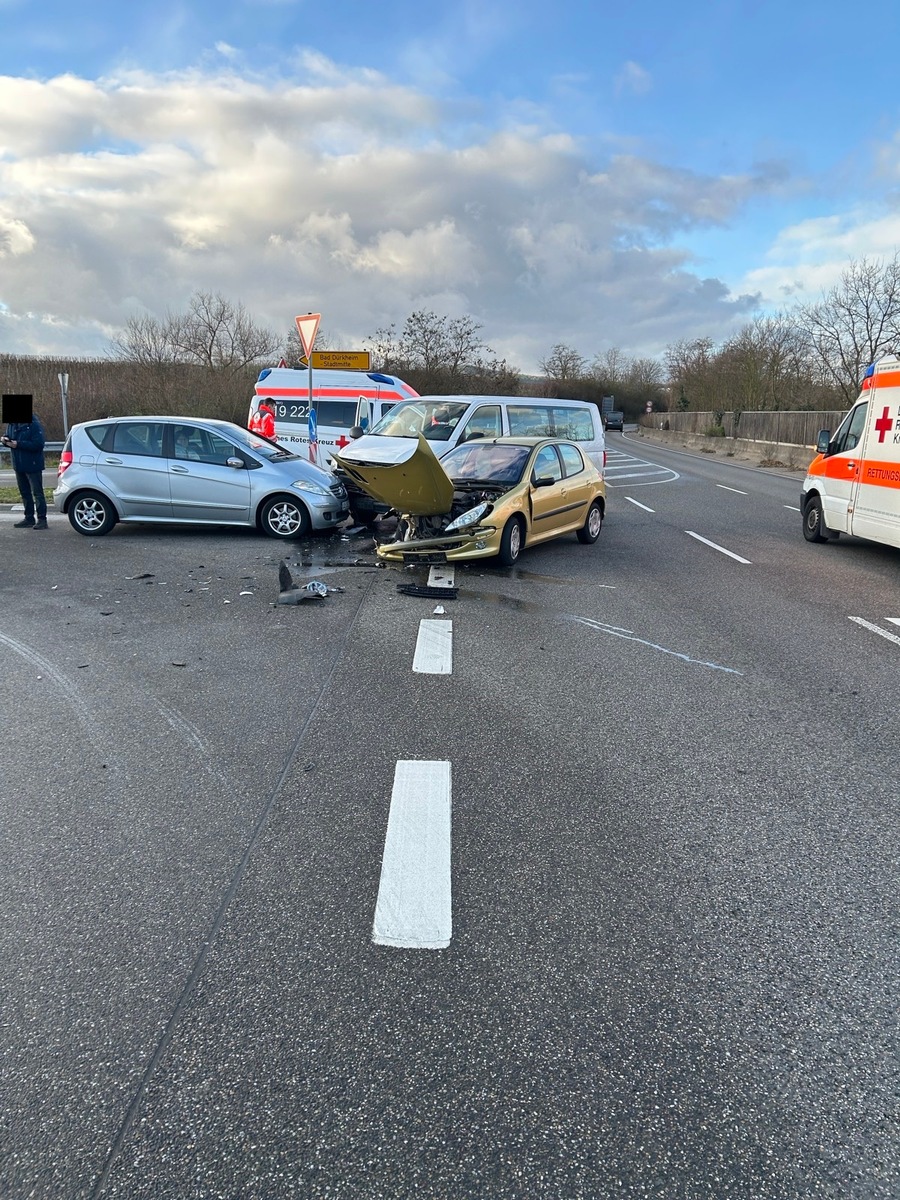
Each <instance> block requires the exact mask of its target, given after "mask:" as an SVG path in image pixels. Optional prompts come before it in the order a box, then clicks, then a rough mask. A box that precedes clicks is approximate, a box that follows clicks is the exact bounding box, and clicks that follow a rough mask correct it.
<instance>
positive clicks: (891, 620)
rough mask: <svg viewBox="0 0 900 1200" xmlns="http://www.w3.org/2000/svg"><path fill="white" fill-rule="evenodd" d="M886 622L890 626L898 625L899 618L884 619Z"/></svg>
mask: <svg viewBox="0 0 900 1200" xmlns="http://www.w3.org/2000/svg"><path fill="white" fill-rule="evenodd" d="M884 619H885V620H886V621H890V623H891V624H892V625H900V617H885V618H884Z"/></svg>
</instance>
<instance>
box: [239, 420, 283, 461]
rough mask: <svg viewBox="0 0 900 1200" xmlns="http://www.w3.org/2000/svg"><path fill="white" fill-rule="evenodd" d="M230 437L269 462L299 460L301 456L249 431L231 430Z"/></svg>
mask: <svg viewBox="0 0 900 1200" xmlns="http://www.w3.org/2000/svg"><path fill="white" fill-rule="evenodd" d="M228 435H229V437H232V438H234V440H235V441H236V442H240V444H241V445H242V446H246V448H247V449H248V450H252V451H253V453H254V454H258V455H259V457H260V458H265V459H267V460H268V461H269V462H275V461H279V462H281V461H283V460H286V459H289V458H299V457H300V455H299V454H295V453H294V452H293V450H288V448H287V447H286V446H282V445H281V444H280V443H279V442H272V441H270V440H269V439H268V438H264V437H261V436H260V434H258V433H250V431H249V430H247V429H241V428H239V427H238V428H236V429H229V430H228Z"/></svg>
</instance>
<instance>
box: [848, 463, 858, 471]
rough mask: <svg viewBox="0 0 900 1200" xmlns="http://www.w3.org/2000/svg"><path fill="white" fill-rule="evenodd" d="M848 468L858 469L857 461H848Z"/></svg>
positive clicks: (849, 469)
mask: <svg viewBox="0 0 900 1200" xmlns="http://www.w3.org/2000/svg"><path fill="white" fill-rule="evenodd" d="M847 470H848V471H855V470H856V463H855V462H848V463H847Z"/></svg>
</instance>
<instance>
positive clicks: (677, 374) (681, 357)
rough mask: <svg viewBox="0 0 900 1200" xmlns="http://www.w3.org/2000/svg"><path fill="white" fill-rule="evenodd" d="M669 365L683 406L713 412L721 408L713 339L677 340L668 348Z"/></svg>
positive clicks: (673, 384)
mask: <svg viewBox="0 0 900 1200" xmlns="http://www.w3.org/2000/svg"><path fill="white" fill-rule="evenodd" d="M666 366H667V368H668V371H669V383H670V386H671V389H672V394H673V396H674V397H675V399H676V403H677V406H678V407H679V408H691V409H694V410H696V411H698V412H711V411H714V410H715V409H717V408H719V407H721V405H720V403H719V399H720V392H719V382H718V379H717V372H716V367H715V356H714V353H713V343H712V339H711V338H696V339H695V340H694V341H682V342H674V343H673V344H672V345H670V346H668V347H667V348H666Z"/></svg>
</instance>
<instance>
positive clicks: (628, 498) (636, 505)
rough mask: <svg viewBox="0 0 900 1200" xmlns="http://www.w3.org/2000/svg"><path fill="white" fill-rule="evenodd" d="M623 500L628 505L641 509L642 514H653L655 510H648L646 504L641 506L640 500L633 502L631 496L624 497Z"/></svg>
mask: <svg viewBox="0 0 900 1200" xmlns="http://www.w3.org/2000/svg"><path fill="white" fill-rule="evenodd" d="M625 499H626V500H627V501H628V503H629V504H633V505H634V506H635V507H636V508H642V509H643V510H644V512H649V513H655V512H656V509H655V508H648V507H647V505H646V504H641V502H640V500H633V499H632V498H631V496H626V497H625Z"/></svg>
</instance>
